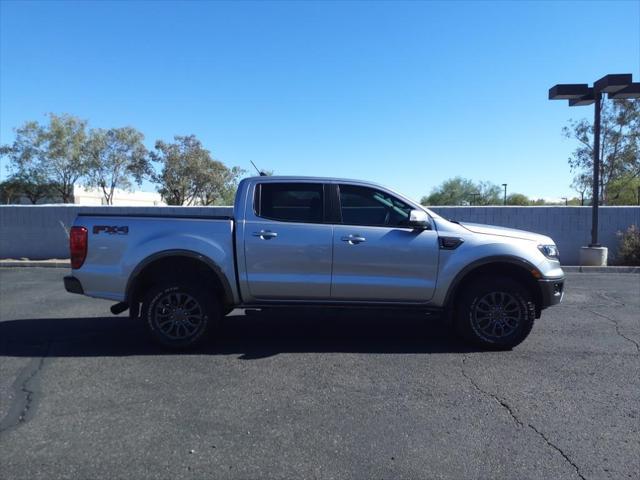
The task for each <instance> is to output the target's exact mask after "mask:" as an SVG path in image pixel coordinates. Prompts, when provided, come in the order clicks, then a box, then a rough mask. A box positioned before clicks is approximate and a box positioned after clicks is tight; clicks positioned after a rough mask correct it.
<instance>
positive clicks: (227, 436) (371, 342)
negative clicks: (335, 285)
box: [0, 268, 640, 480]
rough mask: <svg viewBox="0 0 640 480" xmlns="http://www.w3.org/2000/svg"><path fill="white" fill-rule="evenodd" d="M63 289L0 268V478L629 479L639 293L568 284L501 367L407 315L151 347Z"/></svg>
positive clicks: (56, 282) (627, 286) (613, 277)
mask: <svg viewBox="0 0 640 480" xmlns="http://www.w3.org/2000/svg"><path fill="white" fill-rule="evenodd" d="M65 274H66V270H64V269H45V268H0V478H2V479H3V480H4V479H30V480H31V479H40V478H42V479H47V480H51V479H58V478H78V479H93V478H109V479H116V478H136V479H148V478H149V479H150V478H172V479H182V478H185V479H191V478H193V479H199V478H237V479H253V478H269V479H276V478H296V479H297V478H322V479H325V478H327V479H329V478H336V479H338V478H339V479H341V478H362V479H370V478H443V479H444V478H446V479H463V478H478V479H479V478H514V479H515V478H517V479H528V478H532V479H565V478H566V479H579V478H585V479H606V478H613V479H637V478H638V477H639V476H640V275H637V274H587V273H575V274H569V276H568V281H567V285H566V292H567V293H566V296H565V301H564V303H563V304H562V305H560V306H557V307H554V308H551V309H549V310H546V311H544V312H543V316H542V318H541V319H540V320H539V321H537V324H536V325H535V326H534V329H533V332H532V334H531V336H530V337H529V338H528V339H527V340H526V341H525V342H524V343H523V344H521V345H520V346H518V347H517V348H515V349H514V350H513V351H510V352H482V351H477V350H474V349H470V348H468V347H467V346H465V345H464V344H462V343H460V342H459V341H458V340H457V339H456V338H455V337H454V336H452V335H451V333H450V331H449V329H448V328H447V326H446V325H445V324H444V323H443V322H442V321H441V320H440V319H438V318H435V317H430V316H427V315H425V314H417V313H407V312H381V311H375V310H369V311H362V312H346V311H335V310H316V311H299V312H288V313H278V312H275V313H262V312H243V311H235V312H233V313H232V314H231V316H229V317H228V318H226V319H225V322H224V325H223V326H222V328H221V329H220V331H219V332H218V335H217V338H216V339H214V340H213V341H212V342H211V343H209V344H208V345H206V346H204V347H203V348H201V349H200V350H198V351H195V352H191V353H188V354H174V353H166V352H164V351H162V350H159V349H157V348H155V347H153V346H151V345H150V344H149V342H148V339H147V337H146V333H145V330H144V328H143V326H142V325H139V324H137V323H136V322H132V321H131V320H129V319H128V317H127V316H126V314H123V315H120V316H112V315H111V314H110V313H109V306H110V305H111V303H110V302H106V301H102V300H95V299H90V298H86V297H83V296H79V295H72V294H69V293H66V292H65V291H64V288H63V286H62V277H63V275H65Z"/></svg>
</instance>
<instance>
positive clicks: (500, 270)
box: [444, 256, 542, 318]
mask: <svg viewBox="0 0 640 480" xmlns="http://www.w3.org/2000/svg"><path fill="white" fill-rule="evenodd" d="M487 275H488V276H498V277H510V278H513V279H515V280H517V281H518V282H519V283H521V284H522V286H523V287H525V288H526V289H527V290H529V291H530V292H531V295H532V297H533V301H534V303H535V307H536V318H537V317H539V316H540V311H541V305H542V292H541V290H540V285H539V283H538V281H537V278H539V276H540V275H541V274H540V271H539V270H538V269H537V268H536V267H535V265H533V264H532V263H530V262H528V261H526V260H523V259H521V258H518V257H511V256H494V257H487V258H483V259H480V260H476V261H475V262H472V263H470V264H469V265H467V266H466V267H465V268H463V269H462V270H461V271H460V272H458V274H457V275H456V276H455V277H454V279H453V281H452V282H451V285H450V286H449V289H448V291H447V295H446V297H445V302H444V304H445V308H447V309H448V310H451V311H453V309H454V308H455V304H456V300H457V298H458V297H459V295H460V294H461V293H462V292H463V291H464V287H465V285H469V284H470V283H471V282H472V281H474V280H475V279H476V278H478V277H481V276H487ZM536 275H538V277H536Z"/></svg>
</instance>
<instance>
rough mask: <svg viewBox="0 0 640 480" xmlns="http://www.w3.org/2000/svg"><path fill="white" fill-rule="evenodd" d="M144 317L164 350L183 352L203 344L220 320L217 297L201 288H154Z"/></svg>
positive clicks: (144, 310)
mask: <svg viewBox="0 0 640 480" xmlns="http://www.w3.org/2000/svg"><path fill="white" fill-rule="evenodd" d="M143 316H144V318H145V319H146V323H147V326H148V328H149V331H150V333H151V336H152V338H153V340H154V341H155V342H156V343H158V344H160V345H161V346H163V347H166V348H170V349H174V350H182V349H188V348H191V347H193V346H195V345H197V344H198V343H200V342H201V341H202V340H203V339H204V338H205V337H206V336H207V333H208V332H209V331H210V329H211V328H212V326H213V325H214V324H216V323H217V322H218V321H219V318H220V308H219V307H218V305H217V302H216V299H215V296H213V295H207V293H206V292H205V291H204V290H203V289H202V288H200V287H199V286H197V285H189V284H183V285H180V284H178V285H171V284H169V285H159V286H156V287H152V288H151V290H150V291H149V292H148V294H147V301H145V302H144V306H143Z"/></svg>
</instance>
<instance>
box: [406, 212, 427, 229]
mask: <svg viewBox="0 0 640 480" xmlns="http://www.w3.org/2000/svg"><path fill="white" fill-rule="evenodd" d="M409 226H410V227H413V228H423V229H426V228H427V227H429V215H427V212H425V211H423V210H411V212H409Z"/></svg>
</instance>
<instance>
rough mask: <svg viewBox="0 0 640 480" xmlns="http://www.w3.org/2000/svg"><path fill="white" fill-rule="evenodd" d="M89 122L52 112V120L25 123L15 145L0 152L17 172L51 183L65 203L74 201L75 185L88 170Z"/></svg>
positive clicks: (37, 182) (28, 178) (36, 181)
mask: <svg viewBox="0 0 640 480" xmlns="http://www.w3.org/2000/svg"><path fill="white" fill-rule="evenodd" d="M86 124H87V122H86V121H84V120H81V119H79V118H77V117H74V116H71V115H67V114H63V115H55V114H53V113H52V114H49V123H48V124H46V125H42V124H40V123H38V122H36V121H30V122H26V123H25V124H24V125H23V126H22V127H19V128H17V129H16V130H15V132H16V138H15V140H14V142H13V144H12V145H4V146H3V147H2V148H1V150H0V154H2V155H3V156H7V157H8V158H9V160H10V162H11V166H10V170H11V171H12V172H13V173H14V175H16V176H18V177H19V178H20V179H22V180H24V181H26V182H27V183H29V184H33V185H40V184H49V185H50V186H52V187H53V188H54V189H55V191H56V192H57V193H58V195H59V196H60V197H61V199H62V201H63V202H64V203H69V202H72V201H73V186H74V184H75V183H76V182H77V181H78V180H79V179H80V178H82V177H84V176H85V175H86V173H87V171H88V162H87V156H86V151H85V143H86Z"/></svg>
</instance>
